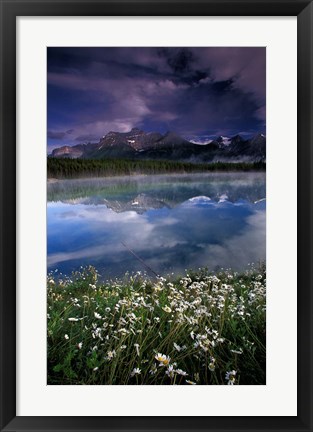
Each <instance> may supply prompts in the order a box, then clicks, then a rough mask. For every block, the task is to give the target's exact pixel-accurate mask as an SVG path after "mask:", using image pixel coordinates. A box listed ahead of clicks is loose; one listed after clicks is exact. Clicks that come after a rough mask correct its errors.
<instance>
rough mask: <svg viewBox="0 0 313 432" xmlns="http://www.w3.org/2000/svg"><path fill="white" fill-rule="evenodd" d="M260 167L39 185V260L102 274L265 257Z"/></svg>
mask: <svg viewBox="0 0 313 432" xmlns="http://www.w3.org/2000/svg"><path fill="white" fill-rule="evenodd" d="M265 177H266V175H265V173H264V172H257V173H254V172H252V173H251V172H248V173H245V172H242V173H209V174H191V175H158V176H131V177H112V178H94V179H81V180H58V181H55V182H53V181H51V182H48V186H47V240H48V245H47V249H48V250H47V264H48V271H51V270H56V269H58V270H59V271H60V272H62V273H64V274H68V275H69V274H70V273H71V272H72V271H74V270H77V269H79V268H80V266H86V265H93V266H95V267H96V268H97V270H98V271H99V273H100V275H101V277H102V278H103V279H110V278H115V277H122V276H123V275H124V274H125V272H136V271H142V272H147V273H148V274H149V275H151V276H153V275H154V274H155V273H156V274H158V275H167V274H170V273H174V274H182V273H184V271H185V269H188V270H189V269H197V268H199V267H208V268H209V269H211V270H217V269H219V268H233V269H235V270H242V269H246V268H247V267H248V265H249V264H251V263H258V262H259V261H264V260H265V249H266V241H265V228H266V201H265V197H266V187H265Z"/></svg>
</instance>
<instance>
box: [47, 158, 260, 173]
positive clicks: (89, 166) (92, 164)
mask: <svg viewBox="0 0 313 432" xmlns="http://www.w3.org/2000/svg"><path fill="white" fill-rule="evenodd" d="M47 163H48V167H47V168H48V178H81V177H108V176H119V175H135V174H170V173H191V172H211V171H264V170H265V167H266V164H265V163H264V162H254V163H245V162H234V163H229V162H214V163H206V164H193V163H188V162H175V161H159V160H127V159H101V160H99V159H98V160H95V159H67V158H64V159H60V158H51V157H48V158H47Z"/></svg>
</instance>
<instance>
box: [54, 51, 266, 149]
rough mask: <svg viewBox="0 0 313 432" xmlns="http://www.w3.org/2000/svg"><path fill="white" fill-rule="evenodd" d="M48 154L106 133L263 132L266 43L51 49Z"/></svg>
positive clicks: (199, 137)
mask: <svg viewBox="0 0 313 432" xmlns="http://www.w3.org/2000/svg"><path fill="white" fill-rule="evenodd" d="M47 55H48V152H50V151H51V150H52V149H53V148H55V147H60V146H63V145H75V144H79V143H83V142H97V141H98V140H99V138H100V137H102V136H103V135H105V134H106V133H108V132H109V131H118V132H127V131H129V130H130V129H131V128H133V127H138V128H140V129H143V130H145V131H147V132H148V131H158V132H161V133H165V132H167V131H174V132H176V133H178V134H179V135H181V136H183V137H185V138H187V139H193V140H195V141H203V140H206V139H209V138H212V137H214V136H218V135H224V136H232V135H235V134H237V133H240V134H241V135H242V136H251V135H253V134H255V133H257V132H262V133H264V132H265V102H266V101H265V80H266V73H265V68H266V64H265V62H266V49H265V48H240V47H239V48H48V50H47Z"/></svg>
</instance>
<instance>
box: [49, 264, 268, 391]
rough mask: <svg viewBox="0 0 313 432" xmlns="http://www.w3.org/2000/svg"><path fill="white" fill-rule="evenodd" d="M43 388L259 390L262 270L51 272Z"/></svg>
mask: <svg viewBox="0 0 313 432" xmlns="http://www.w3.org/2000/svg"><path fill="white" fill-rule="evenodd" d="M47 286H48V383H49V384H131V385H132V384H133V385H136V384H162V385H170V384H182V385H184V384H187V385H188V384H197V385H201V384H212V385H215V384H221V385H227V384H234V385H238V384H239V385H242V384H265V359H266V356H265V296H266V274H265V268H263V267H262V268H260V269H255V268H253V267H251V268H249V270H247V271H246V272H244V273H241V274H238V273H235V272H231V271H223V272H219V273H217V274H212V273H209V272H208V271H207V270H205V269H203V270H199V271H198V272H197V273H190V272H189V273H188V274H186V275H185V276H184V277H181V278H177V279H173V280H169V279H164V278H159V279H157V280H155V281H151V280H150V279H148V278H147V277H146V276H144V275H141V274H139V273H138V274H136V275H133V276H125V279H124V280H121V281H118V280H115V281H111V282H107V283H99V282H98V274H97V272H96V270H95V269H94V268H92V267H89V268H88V269H81V271H80V272H77V273H74V274H73V275H72V276H71V277H70V278H68V277H63V276H62V275H58V274H56V273H51V274H49V275H48V281H47Z"/></svg>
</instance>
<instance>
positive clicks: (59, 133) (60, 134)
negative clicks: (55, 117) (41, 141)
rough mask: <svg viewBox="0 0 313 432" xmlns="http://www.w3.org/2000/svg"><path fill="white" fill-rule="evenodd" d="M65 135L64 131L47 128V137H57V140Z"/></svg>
mask: <svg viewBox="0 0 313 432" xmlns="http://www.w3.org/2000/svg"><path fill="white" fill-rule="evenodd" d="M65 135H66V132H55V131H52V130H48V138H50V139H53V140H55V139H57V140H61V139H63V138H64V136H65Z"/></svg>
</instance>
